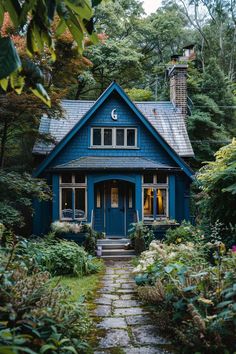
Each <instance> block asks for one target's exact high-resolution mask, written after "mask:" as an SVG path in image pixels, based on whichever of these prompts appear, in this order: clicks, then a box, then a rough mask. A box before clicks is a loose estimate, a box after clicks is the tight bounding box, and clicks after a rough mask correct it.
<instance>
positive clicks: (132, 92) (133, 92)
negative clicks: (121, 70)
mask: <svg viewBox="0 0 236 354" xmlns="http://www.w3.org/2000/svg"><path fill="white" fill-rule="evenodd" d="M125 91H126V93H127V95H128V96H129V97H130V98H131V100H133V101H152V100H153V93H152V91H150V90H144V89H138V88H132V89H126V90H125Z"/></svg>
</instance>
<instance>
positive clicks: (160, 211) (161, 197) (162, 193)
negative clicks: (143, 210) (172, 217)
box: [156, 189, 167, 216]
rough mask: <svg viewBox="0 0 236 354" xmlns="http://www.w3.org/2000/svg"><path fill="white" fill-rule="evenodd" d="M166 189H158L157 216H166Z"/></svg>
mask: <svg viewBox="0 0 236 354" xmlns="http://www.w3.org/2000/svg"><path fill="white" fill-rule="evenodd" d="M166 202H167V201H166V189H157V192H156V208H157V215H163V216H166V214H167V213H166Z"/></svg>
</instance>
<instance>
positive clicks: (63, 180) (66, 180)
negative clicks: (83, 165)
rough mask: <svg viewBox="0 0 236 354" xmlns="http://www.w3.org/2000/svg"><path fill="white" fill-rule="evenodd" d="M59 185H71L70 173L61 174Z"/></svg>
mask: <svg viewBox="0 0 236 354" xmlns="http://www.w3.org/2000/svg"><path fill="white" fill-rule="evenodd" d="M61 183H72V175H71V174H70V173H63V174H62V175H61Z"/></svg>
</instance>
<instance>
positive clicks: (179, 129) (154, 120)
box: [33, 100, 194, 157]
mask: <svg viewBox="0 0 236 354" xmlns="http://www.w3.org/2000/svg"><path fill="white" fill-rule="evenodd" d="M94 103H95V101H80V100H62V102H61V104H62V107H63V109H64V111H65V119H60V120H56V119H49V118H47V117H46V116H43V117H42V119H41V123H40V127H39V131H40V133H42V134H43V133H44V134H45V133H46V134H51V135H52V137H53V138H54V139H55V141H56V144H57V143H59V142H60V141H61V140H62V139H63V137H64V136H65V135H66V134H67V133H68V132H69V131H70V130H71V129H72V128H73V127H74V126H75V124H76V123H77V122H78V121H79V120H80V119H81V118H82V117H83V116H84V115H85V113H86V112H88V110H89V109H90V108H91V107H92V106H93V104H94ZM135 104H136V107H137V108H138V109H139V110H140V111H141V112H142V113H143V115H144V116H145V117H146V118H147V119H148V121H149V122H150V123H151V124H152V126H153V127H154V128H155V129H156V130H157V131H158V133H159V134H160V135H161V136H162V137H163V138H164V139H165V140H166V141H167V142H168V144H169V145H170V146H171V147H172V148H173V149H174V150H175V151H176V152H177V154H179V155H180V156H182V157H190V156H193V155H194V153H193V149H192V146H191V143H190V140H189V137H188V133H187V129H186V126H185V122H184V118H183V116H182V114H181V113H180V111H179V110H178V109H176V108H175V107H174V106H173V104H172V103H171V102H136V103H135ZM54 147H55V145H54V144H52V143H50V144H46V143H43V142H40V141H39V142H36V144H35V146H34V149H33V153H35V154H45V155H46V154H48V153H49V152H50V151H51V150H52V149H53V148H54Z"/></svg>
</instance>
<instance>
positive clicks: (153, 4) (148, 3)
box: [142, 0, 161, 15]
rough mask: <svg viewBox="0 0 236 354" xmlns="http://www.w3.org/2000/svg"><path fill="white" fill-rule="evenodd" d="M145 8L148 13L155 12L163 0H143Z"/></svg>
mask: <svg viewBox="0 0 236 354" xmlns="http://www.w3.org/2000/svg"><path fill="white" fill-rule="evenodd" d="M142 1H143V8H144V10H145V12H146V14H147V15H149V14H150V13H152V12H155V11H156V9H157V8H158V7H159V6H160V5H161V0H142Z"/></svg>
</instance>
